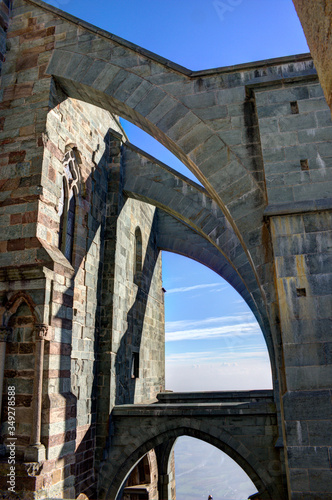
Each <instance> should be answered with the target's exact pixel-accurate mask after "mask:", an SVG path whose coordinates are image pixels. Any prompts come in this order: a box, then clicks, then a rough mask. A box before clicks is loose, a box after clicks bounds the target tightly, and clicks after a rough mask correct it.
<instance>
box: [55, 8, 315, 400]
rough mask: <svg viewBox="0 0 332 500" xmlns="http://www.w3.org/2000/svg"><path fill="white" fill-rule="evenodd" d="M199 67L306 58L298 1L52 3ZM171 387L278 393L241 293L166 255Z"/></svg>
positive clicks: (150, 143)
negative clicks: (299, 55)
mask: <svg viewBox="0 0 332 500" xmlns="http://www.w3.org/2000/svg"><path fill="white" fill-rule="evenodd" d="M48 3H50V4H51V5H54V6H56V7H59V8H61V9H63V10H65V11H66V12H69V13H71V14H73V15H75V16H77V17H79V18H81V19H84V20H86V21H88V22H90V23H92V24H95V25H97V26H99V27H101V28H104V29H106V30H108V31H110V32H112V33H114V34H116V35H118V36H120V37H122V38H124V39H127V40H129V41H131V42H133V43H136V44H138V45H140V46H142V47H144V48H146V49H149V50H151V51H152V52H155V53H157V54H159V55H161V56H164V57H165V58H168V59H170V60H172V61H174V62H176V63H178V64H181V65H183V66H185V67H187V68H189V69H192V70H199V69H207V68H213V67H220V66H227V65H233V64H239V63H245V62H251V61H257V60H260V59H269V58H273V57H280V56H285V55H291V54H297V53H303V52H308V47H307V44H306V41H305V37H304V35H303V32H302V29H301V26H300V23H299V20H298V18H297V15H296V12H295V9H294V7H293V3H292V1H291V0H158V1H156V0H140V1H138V0H122V1H121V2H119V1H112V0H98V2H97V3H96V2H91V0H50V1H49V2H48ZM123 123H124V127H125V130H126V132H127V134H128V137H129V139H130V141H131V142H132V143H133V144H135V145H137V146H139V147H140V148H141V149H143V150H146V151H147V152H149V153H150V154H152V155H153V156H155V157H156V158H158V159H160V160H161V161H163V162H164V163H167V164H169V165H170V166H171V167H173V168H174V169H176V170H178V171H180V172H181V173H183V174H185V175H187V176H188V177H190V178H192V179H195V178H194V176H193V175H192V174H191V172H189V171H188V169H187V168H186V167H185V166H184V165H182V163H181V162H180V161H179V160H177V158H175V157H174V156H173V155H172V154H171V153H170V152H169V151H167V150H166V149H165V148H164V147H163V146H161V145H160V144H158V143H157V142H156V141H154V140H153V139H152V138H150V137H149V136H148V135H147V134H145V133H144V132H142V131H141V130H139V129H138V128H137V127H135V126H134V125H132V124H130V123H128V122H123ZM163 282H164V287H165V288H166V290H167V293H166V294H165V303H166V311H165V312H166V341H167V342H166V377H167V378H166V387H167V388H168V389H172V390H186V391H190V390H218V389H219V390H228V389H254V388H255V389H258V388H262V389H264V388H270V387H271V374H270V366H269V360H268V355H267V351H266V347H265V342H264V339H263V336H262V333H261V331H260V329H259V326H258V325H257V322H256V321H255V319H254V317H253V315H252V313H251V312H250V310H249V308H248V307H247V305H246V304H245V303H244V302H243V300H242V299H241V297H240V296H239V295H238V294H237V293H236V292H235V291H234V290H233V289H232V288H231V287H230V286H229V285H228V284H227V283H226V282H225V281H224V280H223V279H222V278H221V277H219V276H217V275H216V274H215V273H213V272H212V271H210V270H209V269H207V268H204V267H203V266H202V265H200V264H198V263H196V262H193V261H190V260H188V259H185V258H184V257H180V256H177V255H173V254H168V253H165V252H164V254H163Z"/></svg>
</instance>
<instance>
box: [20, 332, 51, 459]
mask: <svg viewBox="0 0 332 500" xmlns="http://www.w3.org/2000/svg"><path fill="white" fill-rule="evenodd" d="M47 328H48V327H47V325H44V324H39V325H35V335H36V353H35V378H34V387H33V398H32V411H33V417H32V433H31V443H30V446H29V447H28V448H27V449H26V450H25V454H24V459H25V460H26V461H27V462H41V461H43V460H45V447H44V445H43V444H41V442H40V435H41V411H42V391H43V369H44V343H45V337H46V335H47Z"/></svg>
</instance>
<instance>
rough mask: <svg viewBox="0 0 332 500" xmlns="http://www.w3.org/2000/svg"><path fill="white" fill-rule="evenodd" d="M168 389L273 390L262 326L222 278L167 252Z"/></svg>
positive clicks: (165, 273) (165, 255)
mask: <svg viewBox="0 0 332 500" xmlns="http://www.w3.org/2000/svg"><path fill="white" fill-rule="evenodd" d="M162 255H163V286H164V287H165V289H166V290H167V293H165V321H166V325H165V329H166V344H165V353H166V358H165V362H166V389H168V390H172V391H175V392H183V391H189V392H192V391H193V392H199V391H246V390H258V389H272V376H271V363H270V358H269V354H268V350H267V346H266V342H265V339H264V336H263V333H262V330H261V328H260V326H259V324H258V322H257V320H256V318H255V316H254V315H253V313H252V311H251V310H250V309H249V307H248V305H247V304H246V303H245V301H244V300H243V299H242V297H241V296H240V295H239V294H238V293H237V292H236V291H235V290H234V288H232V287H231V286H230V285H229V284H228V283H227V282H226V281H225V280H224V279H223V278H221V277H220V276H219V275H217V274H216V273H215V272H213V271H211V270H210V269H208V268H207V267H205V266H203V265H202V264H200V263H198V262H195V261H193V260H191V259H189V258H187V257H183V256H180V255H177V254H173V253H170V252H165V251H163V254H162Z"/></svg>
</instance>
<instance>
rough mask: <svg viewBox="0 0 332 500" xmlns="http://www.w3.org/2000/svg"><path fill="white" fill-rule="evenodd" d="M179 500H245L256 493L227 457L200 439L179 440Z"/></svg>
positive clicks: (187, 437)
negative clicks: (212, 499) (209, 497)
mask: <svg viewBox="0 0 332 500" xmlns="http://www.w3.org/2000/svg"><path fill="white" fill-rule="evenodd" d="M174 458H175V483H176V495H177V498H179V499H181V498H190V500H206V499H207V498H208V495H212V496H213V498H214V499H216V500H242V499H243V498H248V497H249V496H250V495H252V494H254V493H256V491H257V489H256V487H255V485H254V484H253V482H252V481H251V480H250V478H249V477H248V475H247V474H246V473H245V472H244V470H243V469H242V468H241V467H240V466H239V465H238V464H237V463H236V462H235V461H234V460H232V459H231V458H230V457H229V456H228V455H227V454H226V453H224V452H222V451H221V450H219V449H218V448H216V447H215V446H212V445H210V444H208V443H206V442H204V441H202V440H200V439H196V438H193V437H189V436H181V437H179V438H178V439H177V440H176V442H175V445H174Z"/></svg>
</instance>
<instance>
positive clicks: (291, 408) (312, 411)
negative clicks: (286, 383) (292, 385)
mask: <svg viewBox="0 0 332 500" xmlns="http://www.w3.org/2000/svg"><path fill="white" fill-rule="evenodd" d="M283 403H284V414H285V419H286V420H329V419H331V417H332V406H331V401H330V391H329V390H317V391H310V390H308V391H299V392H287V393H286V394H285V395H284V396H283Z"/></svg>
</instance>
